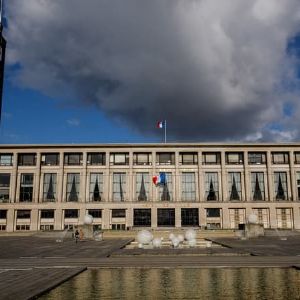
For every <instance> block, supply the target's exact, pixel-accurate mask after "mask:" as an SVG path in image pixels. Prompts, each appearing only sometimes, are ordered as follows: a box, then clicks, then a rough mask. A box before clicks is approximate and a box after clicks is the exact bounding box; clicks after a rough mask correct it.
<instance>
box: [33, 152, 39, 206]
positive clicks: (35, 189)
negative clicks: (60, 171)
mask: <svg viewBox="0 0 300 300" xmlns="http://www.w3.org/2000/svg"><path fill="white" fill-rule="evenodd" d="M40 182H41V153H39V152H38V153H37V154H36V170H35V172H34V179H33V201H32V202H35V203H39V202H40V201H39V196H40Z"/></svg>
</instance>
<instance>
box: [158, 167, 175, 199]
mask: <svg viewBox="0 0 300 300" xmlns="http://www.w3.org/2000/svg"><path fill="white" fill-rule="evenodd" d="M165 174H166V183H165V184H163V185H160V186H159V198H160V200H161V201H172V200H173V180H172V173H171V172H169V173H165Z"/></svg>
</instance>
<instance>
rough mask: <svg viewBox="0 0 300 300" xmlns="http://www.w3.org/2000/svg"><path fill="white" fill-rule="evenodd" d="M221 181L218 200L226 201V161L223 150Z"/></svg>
mask: <svg viewBox="0 0 300 300" xmlns="http://www.w3.org/2000/svg"><path fill="white" fill-rule="evenodd" d="M221 182H222V195H220V200H221V199H222V201H223V202H227V200H228V195H227V194H228V193H227V190H228V189H227V173H226V162H225V151H224V150H223V151H222V152H221Z"/></svg>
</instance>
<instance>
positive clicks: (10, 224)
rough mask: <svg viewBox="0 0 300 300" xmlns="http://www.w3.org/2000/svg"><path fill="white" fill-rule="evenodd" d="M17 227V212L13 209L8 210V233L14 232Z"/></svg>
mask: <svg viewBox="0 0 300 300" xmlns="http://www.w3.org/2000/svg"><path fill="white" fill-rule="evenodd" d="M14 225H15V211H14V209H13V208H10V209H8V210H7V213H6V231H7V232H13V231H14Z"/></svg>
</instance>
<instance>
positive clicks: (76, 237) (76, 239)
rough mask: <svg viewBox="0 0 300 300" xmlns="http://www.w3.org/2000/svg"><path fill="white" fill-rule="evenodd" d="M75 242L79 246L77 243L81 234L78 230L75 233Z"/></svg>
mask: <svg viewBox="0 0 300 300" xmlns="http://www.w3.org/2000/svg"><path fill="white" fill-rule="evenodd" d="M74 236H75V242H76V244H77V242H78V239H79V232H78V230H77V229H76V231H75V235H74Z"/></svg>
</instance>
